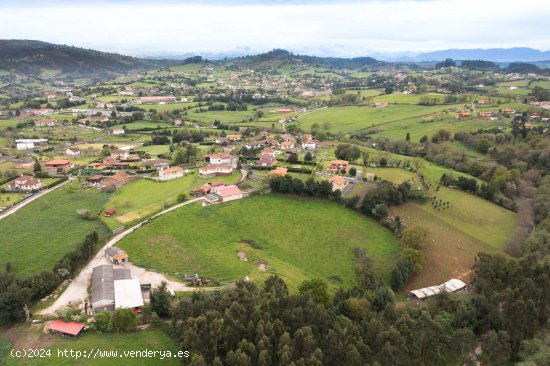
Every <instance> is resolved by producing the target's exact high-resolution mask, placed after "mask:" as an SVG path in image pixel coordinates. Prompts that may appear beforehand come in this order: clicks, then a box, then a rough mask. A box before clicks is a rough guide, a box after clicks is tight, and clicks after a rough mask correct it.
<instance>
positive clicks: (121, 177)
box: [100, 172, 131, 189]
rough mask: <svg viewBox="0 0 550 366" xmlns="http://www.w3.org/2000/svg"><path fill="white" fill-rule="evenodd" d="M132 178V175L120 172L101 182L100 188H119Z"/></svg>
mask: <svg viewBox="0 0 550 366" xmlns="http://www.w3.org/2000/svg"><path fill="white" fill-rule="evenodd" d="M130 179H131V177H130V176H129V175H128V174H126V173H123V172H119V173H116V174H115V175H113V176H111V177H109V178H107V179H105V180H104V181H103V182H102V183H100V188H102V189H105V188H110V187H114V189H118V188H120V187H122V186H123V185H124V184H126V183H127V182H128V181H130Z"/></svg>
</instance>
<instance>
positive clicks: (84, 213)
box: [77, 208, 97, 220]
mask: <svg viewBox="0 0 550 366" xmlns="http://www.w3.org/2000/svg"><path fill="white" fill-rule="evenodd" d="M77 212H78V216H80V218H82V219H84V220H95V219H97V215H96V214H95V213H93V212H92V211H90V210H88V209H87V208H81V209H78V210H77Z"/></svg>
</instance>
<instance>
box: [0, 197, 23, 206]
mask: <svg viewBox="0 0 550 366" xmlns="http://www.w3.org/2000/svg"><path fill="white" fill-rule="evenodd" d="M23 198H25V194H24V193H0V208H1V207H10V206H13V205H15V204H16V203H17V202H19V201H21V200H22V199H23Z"/></svg>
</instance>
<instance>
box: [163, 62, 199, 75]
mask: <svg viewBox="0 0 550 366" xmlns="http://www.w3.org/2000/svg"><path fill="white" fill-rule="evenodd" d="M202 67H203V64H202V63H195V64H186V65H176V66H172V67H171V68H170V70H171V71H173V72H178V73H189V74H197V73H198V72H199V71H200V70H201V68H202Z"/></svg>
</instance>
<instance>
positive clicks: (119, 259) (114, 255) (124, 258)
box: [105, 211, 128, 264]
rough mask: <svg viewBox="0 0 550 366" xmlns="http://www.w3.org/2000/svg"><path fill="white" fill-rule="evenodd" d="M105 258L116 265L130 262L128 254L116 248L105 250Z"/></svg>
mask: <svg viewBox="0 0 550 366" xmlns="http://www.w3.org/2000/svg"><path fill="white" fill-rule="evenodd" d="M105 213H107V211H105ZM105 257H107V259H109V260H110V261H111V262H112V263H114V264H119V263H126V262H128V254H127V253H126V252H125V251H124V250H122V249H120V248H119V247H115V246H112V247H109V248H107V249H105Z"/></svg>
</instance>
